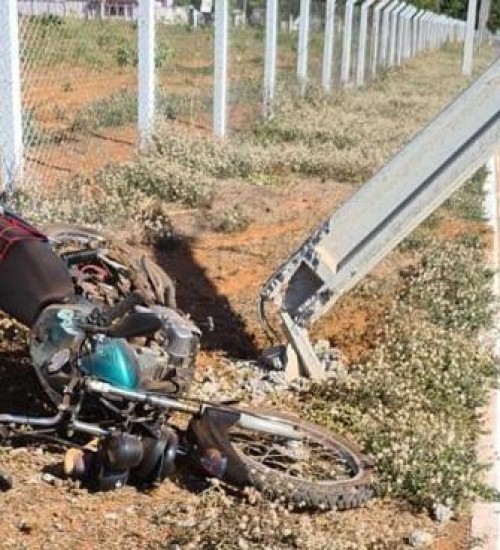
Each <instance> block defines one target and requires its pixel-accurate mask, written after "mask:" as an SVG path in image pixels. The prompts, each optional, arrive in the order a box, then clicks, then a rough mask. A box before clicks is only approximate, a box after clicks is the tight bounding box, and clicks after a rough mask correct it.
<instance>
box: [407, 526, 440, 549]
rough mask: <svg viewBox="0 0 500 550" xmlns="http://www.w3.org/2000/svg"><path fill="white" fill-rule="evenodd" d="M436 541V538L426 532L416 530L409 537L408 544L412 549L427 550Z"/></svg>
mask: <svg viewBox="0 0 500 550" xmlns="http://www.w3.org/2000/svg"><path fill="white" fill-rule="evenodd" d="M433 541H434V537H433V536H432V535H431V534H430V533H427V532H426V531H419V530H415V531H412V532H411V533H410V536H409V537H408V544H409V545H410V546H411V547H412V548H427V547H429V546H430V545H431V544H432V543H433Z"/></svg>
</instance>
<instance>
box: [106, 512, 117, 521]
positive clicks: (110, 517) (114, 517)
mask: <svg viewBox="0 0 500 550" xmlns="http://www.w3.org/2000/svg"><path fill="white" fill-rule="evenodd" d="M104 519H107V520H109V521H117V520H118V514H117V513H115V512H108V513H107V514H104Z"/></svg>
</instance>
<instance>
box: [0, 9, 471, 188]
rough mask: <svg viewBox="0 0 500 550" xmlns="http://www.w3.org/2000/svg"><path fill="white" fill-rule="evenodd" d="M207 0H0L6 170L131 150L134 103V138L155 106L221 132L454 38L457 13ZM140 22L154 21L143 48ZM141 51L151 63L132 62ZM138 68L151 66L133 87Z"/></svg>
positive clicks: (169, 117) (104, 158)
mask: <svg viewBox="0 0 500 550" xmlns="http://www.w3.org/2000/svg"><path fill="white" fill-rule="evenodd" d="M215 2H217V6H218V9H217V10H215V9H214V2H213V1H212V0H200V2H199V3H198V4H196V3H195V5H189V6H177V7H175V6H174V5H173V0H87V1H84V0H2V2H1V5H0V11H2V18H3V19H0V33H1V36H0V38H1V39H2V41H3V43H5V44H6V47H4V48H3V50H2V51H0V64H1V65H0V69H1V73H0V94H1V97H0V124H3V128H4V131H3V132H2V136H3V137H2V138H0V139H2V140H3V145H2V153H1V154H2V155H3V158H4V159H6V160H5V162H3V169H2V173H3V178H4V179H6V178H7V179H9V178H10V179H12V178H13V177H14V176H13V170H14V168H13V167H15V170H14V171H15V172H16V173H20V172H19V171H20V170H21V168H24V171H23V178H22V179H23V181H24V182H27V183H33V182H41V183H42V184H44V185H46V184H47V183H57V182H60V181H65V180H68V179H71V178H73V177H75V176H76V175H78V176H79V177H82V176H85V175H91V174H93V173H95V172H96V171H97V170H99V169H100V168H101V167H102V166H103V165H104V164H106V163H109V162H120V161H123V160H125V159H129V158H131V157H132V156H133V155H134V153H135V151H136V149H137V145H138V131H137V126H138V117H139V118H141V114H140V113H141V109H138V104H140V105H141V106H144V105H146V110H144V109H142V112H143V113H144V112H145V113H146V123H144V122H141V120H142V118H141V120H139V124H140V125H141V124H142V126H141V128H143V130H142V131H141V137H144V131H145V132H146V134H147V133H150V132H151V131H152V130H153V125H152V124H151V125H148V123H147V117H148V116H149V115H148V112H149V111H151V112H153V103H154V118H155V120H156V121H157V122H158V121H162V122H168V123H171V124H172V125H173V126H175V128H176V129H178V130H189V131H193V130H196V131H200V132H205V133H210V132H211V131H214V132H215V133H216V135H219V136H223V135H225V134H226V133H227V132H228V131H233V132H235V131H244V130H246V129H248V128H250V127H251V126H252V124H254V123H255V121H258V120H259V119H260V118H261V116H262V115H263V114H266V115H269V114H270V113H271V112H272V109H270V108H269V107H270V103H272V100H274V101H275V100H276V98H277V97H278V96H279V94H282V93H285V94H287V93H296V92H297V91H298V92H299V93H304V92H305V90H307V88H308V86H318V87H319V86H322V88H323V90H324V91H326V92H329V91H331V90H332V89H334V88H335V87H340V86H342V87H353V86H360V85H362V84H363V83H365V82H366V81H368V80H369V79H370V78H373V77H374V76H375V75H376V74H377V73H379V72H380V71H381V70H382V69H385V68H386V67H388V66H389V67H390V66H396V65H398V64H401V63H403V62H404V61H405V59H406V58H408V57H409V56H410V55H415V54H417V53H419V52H421V51H423V50H426V49H428V48H430V47H439V46H440V45H442V44H443V43H445V42H447V41H448V40H450V39H454V40H457V39H461V38H463V27H464V25H463V23H462V22H457V21H455V20H451V19H449V18H446V17H443V16H436V15H435V14H432V13H431V12H423V11H422V10H420V11H418V10H416V9H415V8H411V7H408V6H406V5H405V4H402V3H399V2H397V1H396V0H393V1H392V2H389V1H388V0H379V2H374V0H365V1H364V2H363V3H361V4H360V3H356V2H355V0H286V1H285V0H282V1H281V2H277V0H215ZM14 26H16V27H17V28H16V29H14V28H13V27H14ZM140 29H143V31H144V29H149V31H151V32H149V31H148V32H149V35H148V34H147V33H146V35H144V34H143V40H142V41H140V44H141V46H140V47H139V46H138V43H139V40H138V38H139V34H141V33H140V32H139V31H140ZM14 30H15V32H16V33H17V34H18V43H19V46H18V49H17V51H16V52H15V51H14V50H15V49H16V47H17V46H16V40H17V36H16V35H15V33H14ZM153 35H155V44H154V46H155V47H154V48H153V47H152V46H153V43H152V42H151V44H150V45H151V48H150V47H149V46H148V36H151V37H152V36H153ZM216 45H217V48H216ZM139 50H140V51H139ZM14 54H15V55H14ZM16 55H17V56H18V58H19V60H18V66H17V67H16V62H17V60H16ZM153 57H154V60H153V59H152V58H153ZM141 58H142V59H143V60H144V59H146V61H147V60H148V59H149V62H148V63H149V65H148V63H144V62H143V63H142V67H143V69H142V71H139V70H138V66H139V65H141V63H140V59H141ZM153 65H154V67H153ZM148 66H149V67H152V70H151V71H150V70H149V69H148V68H147V67H148ZM144 67H146V69H144ZM17 72H18V73H19V75H17V76H16V74H17ZM153 72H154V76H155V79H156V81H155V84H153V82H154V79H153V78H152V76H151V75H152V74H153ZM139 73H140V74H142V75H144V74H145V75H146V76H147V75H149V76H147V77H146V79H145V80H144V79H143V80H142V82H145V85H144V86H142V85H141V87H140V92H139V86H138V81H139V80H140V79H138V74H139ZM2 79H3V80H2ZM16 80H17V84H18V87H20V93H19V95H20V97H21V102H20V103H21V105H20V109H19V105H17V106H16V94H18V91H16ZM2 81H3V85H1V83H2ZM297 84H299V85H298V86H297ZM139 95H140V96H141V98H140V101H139V97H138V96H139ZM153 98H154V100H153ZM148 104H149V106H150V108H149V110H148ZM264 107H266V108H264ZM138 112H139V115H138ZM2 120H3V122H2ZM144 128H145V130H144ZM16 132H17V133H16ZM20 133H21V134H22V139H21V141H20V142H19V139H18V138H16V135H18V134H20ZM146 137H147V136H146ZM16 140H17V141H16ZM141 143H142V140H141ZM20 150H21V151H22V161H20V160H19V158H18V157H19V151H20ZM16 155H17V156H16ZM16 159H17V160H16Z"/></svg>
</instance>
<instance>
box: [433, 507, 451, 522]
mask: <svg viewBox="0 0 500 550" xmlns="http://www.w3.org/2000/svg"><path fill="white" fill-rule="evenodd" d="M433 512H434V513H433V517H434V519H435V520H436V521H437V522H438V523H448V522H449V521H450V520H451V518H452V517H453V509H452V508H451V507H450V506H446V505H445V504H441V503H438V504H434V506H433Z"/></svg>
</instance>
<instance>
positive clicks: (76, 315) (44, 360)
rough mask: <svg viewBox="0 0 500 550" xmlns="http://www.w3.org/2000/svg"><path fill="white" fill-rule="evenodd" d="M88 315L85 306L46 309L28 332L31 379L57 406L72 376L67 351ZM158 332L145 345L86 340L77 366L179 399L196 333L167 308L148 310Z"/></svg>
mask: <svg viewBox="0 0 500 550" xmlns="http://www.w3.org/2000/svg"><path fill="white" fill-rule="evenodd" d="M91 311H92V305H91V304H89V303H87V302H82V303H79V304H71V305H64V306H49V307H47V308H46V309H45V310H44V311H43V312H42V313H41V315H40V316H39V318H38V319H37V322H36V323H35V326H34V327H33V330H32V336H31V342H30V351H31V356H32V359H33V366H34V368H35V371H36V373H37V376H38V378H39V380H40V382H41V384H42V386H43V388H44V390H45V391H46V393H47V394H48V395H49V397H50V398H51V399H52V401H53V402H54V403H56V404H59V403H60V401H61V395H62V392H63V389H64V387H65V386H66V384H68V382H69V381H70V379H71V377H72V376H73V375H74V374H75V372H74V369H75V368H76V367H75V365H76V363H75V362H72V361H71V360H70V359H71V351H70V350H72V351H73V353H74V352H75V351H76V350H79V347H80V345H81V344H82V342H83V340H84V336H85V335H84V333H83V331H82V330H81V328H80V327H81V326H82V323H84V322H86V319H87V317H88V315H89V314H90V312H91ZM147 311H150V312H151V311H152V312H154V313H155V314H156V315H157V316H158V317H159V318H160V320H161V323H162V329H161V330H159V331H158V333H157V334H156V335H155V338H154V339H151V340H150V341H149V342H148V343H147V345H138V344H137V343H135V342H133V341H132V342H128V341H126V340H124V339H122V338H109V337H107V336H104V335H96V336H92V337H90V338H89V339H88V340H87V341H86V344H88V345H87V346H86V349H85V351H83V350H79V351H78V354H79V361H78V363H77V364H78V367H77V368H79V369H81V370H82V371H83V372H84V373H85V374H87V375H90V376H93V377H95V378H97V379H99V380H102V381H104V382H108V383H110V384H113V385H115V386H118V387H122V388H127V389H145V390H148V391H157V392H161V393H166V394H169V395H176V396H179V395H181V394H182V393H184V392H186V391H187V389H188V388H189V385H190V382H191V380H192V377H193V375H194V364H195V359H196V354H197V352H198V347H199V340H200V336H201V332H200V330H199V329H198V328H197V327H196V326H195V325H194V324H193V323H192V322H191V321H190V320H189V319H186V318H185V317H183V316H182V315H181V314H179V313H178V312H177V311H175V310H174V309H171V308H167V307H163V306H153V307H152V308H147Z"/></svg>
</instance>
